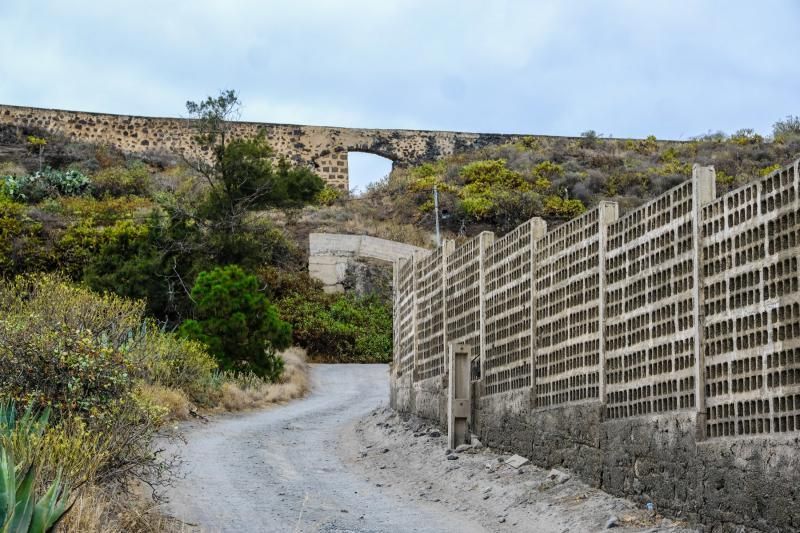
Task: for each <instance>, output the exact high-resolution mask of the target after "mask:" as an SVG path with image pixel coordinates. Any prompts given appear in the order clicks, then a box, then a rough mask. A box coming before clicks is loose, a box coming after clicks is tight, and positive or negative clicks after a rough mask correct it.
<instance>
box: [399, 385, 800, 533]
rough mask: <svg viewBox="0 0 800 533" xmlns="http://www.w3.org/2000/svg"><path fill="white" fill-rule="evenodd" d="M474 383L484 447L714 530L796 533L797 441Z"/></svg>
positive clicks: (430, 413)
mask: <svg viewBox="0 0 800 533" xmlns="http://www.w3.org/2000/svg"><path fill="white" fill-rule="evenodd" d="M473 390H474V392H475V393H477V394H474V396H473V401H474V402H475V409H474V411H473V413H474V418H475V420H474V421H473V431H475V432H476V433H477V434H478V435H479V436H480V439H481V441H482V442H483V443H485V444H487V445H489V446H492V447H494V448H497V449H499V450H503V451H505V452H508V453H518V454H520V455H523V456H525V457H527V458H529V459H530V460H531V461H532V462H533V463H534V464H536V465H538V466H541V467H543V468H552V467H561V468H568V469H570V470H571V471H572V472H574V473H575V474H577V475H578V476H580V477H581V478H582V479H583V480H584V481H585V482H587V483H589V484H591V485H593V486H595V487H598V488H601V489H603V490H605V491H607V492H609V493H611V494H614V495H617V496H627V497H630V498H632V499H633V500H635V501H637V502H639V503H641V504H642V505H644V504H646V503H647V502H652V503H653V504H654V505H655V506H656V508H657V509H659V510H660V511H663V512H665V513H666V514H668V515H670V516H672V517H676V518H685V519H688V520H690V521H692V522H699V523H703V524H706V525H707V526H709V528H710V529H709V530H710V531H715V532H727V531H731V532H733V531H736V532H739V531H748V530H754V531H769V532H773V531H775V532H777V531H800V453H798V451H799V450H800V438H797V437H787V436H784V435H776V434H772V435H770V436H759V437H751V438H742V437H737V438H735V439H733V438H726V439H710V440H698V437H697V435H698V432H697V423H698V421H697V417H696V416H695V415H694V414H690V413H678V412H674V413H666V414H663V415H653V416H643V417H636V418H628V419H624V420H605V419H604V409H603V407H602V405H600V404H599V403H592V404H584V405H576V406H569V407H562V408H554V409H548V410H542V411H537V410H535V409H532V408H531V403H530V394H529V392H527V391H516V392H511V393H505V394H503V395H495V396H492V397H480V396H479V394H480V387H474V388H473ZM393 394H395V393H393ZM413 395H414V396H415V398H414V401H413V402H410V404H413V409H411V410H406V409H399V410H400V411H404V412H411V413H414V414H416V415H418V416H422V417H425V418H429V419H432V420H436V421H439V422H440V423H442V424H443V425H446V420H443V418H444V416H445V415H446V397H445V395H444V393H439V394H436V393H435V391H433V390H431V389H426V388H421V387H419V386H416V387H414V394H413ZM437 402H438V403H439V407H438V408H436V407H435V406H436V405H437ZM442 402H444V403H443V404H442ZM405 405H409V402H407V403H406V404H405ZM442 405H443V407H442Z"/></svg>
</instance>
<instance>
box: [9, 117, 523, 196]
mask: <svg viewBox="0 0 800 533" xmlns="http://www.w3.org/2000/svg"><path fill="white" fill-rule="evenodd" d="M0 125H10V126H15V127H18V128H35V129H38V130H43V131H47V132H52V133H56V134H60V135H65V136H67V137H69V138H72V139H75V140H78V141H83V142H89V143H94V144H100V145H113V146H115V147H117V148H119V149H120V150H123V151H125V152H130V153H139V154H145V153H151V152H155V153H157V152H166V153H172V154H176V155H180V154H183V155H185V156H187V157H202V156H203V154H202V153H201V152H200V151H199V150H198V148H197V146H196V145H195V144H194V142H193V141H192V136H193V134H194V130H193V121H192V120H190V119H181V118H155V117H136V116H126V115H111V114H102V113H85V112H79V111H64V110H57V109H39V108H33V107H17V106H8V105H0ZM231 129H232V133H233V135H234V136H253V135H255V134H256V133H257V132H258V131H259V130H262V131H264V133H265V135H266V138H267V141H268V142H269V144H270V145H271V146H272V148H273V149H274V150H275V152H276V154H277V155H278V156H283V157H285V158H287V159H289V160H291V161H293V162H294V163H296V164H300V165H306V166H308V167H310V168H312V169H313V170H314V171H315V172H317V173H318V174H319V175H320V176H321V177H322V179H324V180H325V182H326V183H328V184H329V185H331V186H334V187H339V188H342V189H347V188H348V185H349V184H348V168H347V154H348V152H367V153H371V154H376V155H379V156H382V157H386V158H388V159H391V160H392V161H393V163H394V164H395V165H397V166H399V167H406V166H411V165H417V164H420V163H423V162H425V161H432V160H436V159H439V158H442V157H444V156H447V155H450V154H453V153H456V152H461V151H466V150H472V149H476V148H481V147H483V146H489V145H497V144H504V143H507V142H512V141H514V140H516V139H519V138H520V137H521V136H519V135H502V134H489V133H460V132H448V131H418V130H390V129H366V128H336V127H326V126H300V125H293V124H269V123H256V122H234V123H232V125H231Z"/></svg>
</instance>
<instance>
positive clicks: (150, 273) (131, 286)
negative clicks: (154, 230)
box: [83, 220, 168, 314]
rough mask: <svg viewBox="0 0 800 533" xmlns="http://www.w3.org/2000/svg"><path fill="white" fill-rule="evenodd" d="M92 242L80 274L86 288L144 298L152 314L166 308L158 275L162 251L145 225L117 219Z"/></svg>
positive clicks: (164, 290)
mask: <svg viewBox="0 0 800 533" xmlns="http://www.w3.org/2000/svg"><path fill="white" fill-rule="evenodd" d="M95 242H96V243H97V245H96V248H95V251H94V253H93V254H92V256H91V257H89V258H88V262H87V264H86V266H85V269H84V276H83V279H84V281H85V282H86V284H87V285H88V286H89V287H91V288H92V289H93V290H95V291H98V292H104V291H109V292H114V293H116V294H118V295H120V296H124V297H127V298H133V299H142V300H145V301H146V302H147V304H148V309H149V310H150V312H151V313H153V314H156V313H158V312H159V311H163V309H165V308H166V306H167V302H166V300H167V298H168V294H167V292H168V291H167V288H166V287H165V283H164V276H163V275H162V274H163V269H162V266H161V262H162V254H161V253H160V252H159V250H158V248H157V246H156V243H155V242H154V240H153V238H152V236H151V233H150V227H149V226H147V225H144V224H136V223H134V222H132V221H129V220H124V221H119V222H117V223H116V224H114V225H113V226H111V227H110V228H106V229H104V230H102V231H101V232H100V236H99V238H98V239H97V241H95ZM88 244H90V245H95V243H88Z"/></svg>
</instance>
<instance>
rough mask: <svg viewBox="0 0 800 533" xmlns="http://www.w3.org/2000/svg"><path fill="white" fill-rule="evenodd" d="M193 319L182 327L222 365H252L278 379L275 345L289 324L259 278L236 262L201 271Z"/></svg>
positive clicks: (287, 335) (285, 339)
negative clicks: (274, 304)
mask: <svg viewBox="0 0 800 533" xmlns="http://www.w3.org/2000/svg"><path fill="white" fill-rule="evenodd" d="M192 299H193V301H194V305H195V309H194V315H195V319H193V320H187V321H185V322H184V323H183V324H182V325H181V328H180V331H181V334H182V335H183V336H185V337H187V338H190V339H194V340H198V341H200V342H202V343H203V344H205V345H206V346H208V349H209V351H210V352H211V353H212V354H213V355H214V356H215V357H217V359H218V361H219V362H220V366H221V367H222V368H223V369H226V370H227V369H241V370H247V369H249V370H252V371H253V372H255V373H257V374H259V375H262V376H267V377H269V378H270V379H273V380H274V379H277V378H278V377H279V375H280V370H279V368H278V366H279V363H278V362H277V356H275V354H274V352H273V350H274V349H277V350H281V349H284V348H286V347H288V346H289V344H290V342H291V327H290V326H289V324H287V323H286V322H284V321H282V320H281V319H280V318H279V317H278V313H277V310H276V309H275V307H274V306H273V305H272V304H270V303H269V301H267V299H266V297H265V296H264V294H263V293H262V292H260V291H259V287H258V279H257V278H256V277H255V276H253V275H251V274H247V273H246V272H244V271H243V270H242V269H241V268H240V267H239V266H237V265H229V266H226V267H221V268H215V269H214V270H212V271H210V272H201V273H200V275H199V276H198V277H197V281H195V284H194V287H192Z"/></svg>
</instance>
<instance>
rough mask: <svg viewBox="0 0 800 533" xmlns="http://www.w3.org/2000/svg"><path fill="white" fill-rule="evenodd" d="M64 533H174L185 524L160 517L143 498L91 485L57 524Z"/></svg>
mask: <svg viewBox="0 0 800 533" xmlns="http://www.w3.org/2000/svg"><path fill="white" fill-rule="evenodd" d="M58 531H62V532H66V533H101V532H102V533H159V532H166V533H176V532H181V531H188V528H187V526H186V525H185V524H183V523H181V522H180V521H178V520H175V519H174V518H171V517H169V516H167V515H165V514H164V513H163V510H162V508H161V505H160V504H158V503H156V502H154V501H153V500H152V499H150V498H149V497H147V496H145V495H144V494H137V493H134V494H120V493H115V492H113V491H110V490H108V489H104V488H101V487H97V486H95V485H90V486H87V487H85V488H84V489H82V490H81V492H80V493H79V494H77V495H76V500H75V504H74V505H73V507H72V510H71V511H70V512H69V513H67V515H66V516H65V517H64V520H63V521H62V522H61V523H60V524H59V526H58Z"/></svg>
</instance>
